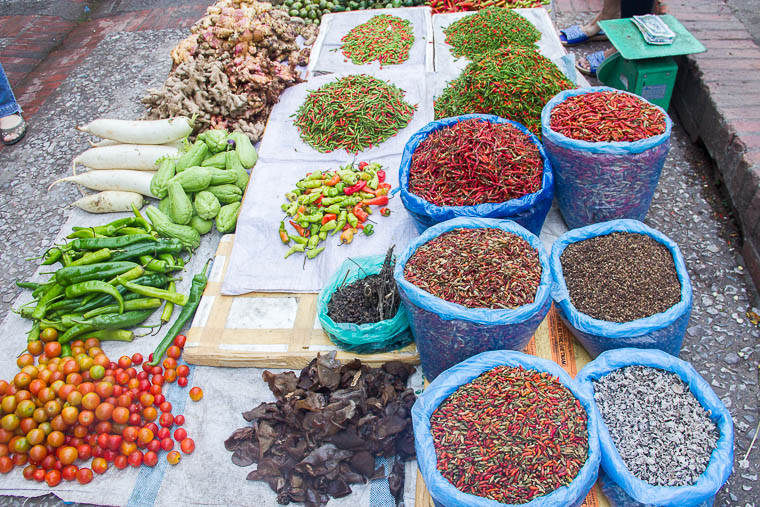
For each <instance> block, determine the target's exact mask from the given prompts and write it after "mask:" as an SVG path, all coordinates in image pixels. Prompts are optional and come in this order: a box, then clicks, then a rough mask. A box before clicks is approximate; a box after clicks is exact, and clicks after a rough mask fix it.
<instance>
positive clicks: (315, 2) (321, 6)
mask: <svg viewBox="0 0 760 507" xmlns="http://www.w3.org/2000/svg"><path fill="white" fill-rule="evenodd" d="M426 1H427V0H392V1H390V2H387V1H386V2H379V1H374V0H373V1H367V0H362V1H361V2H357V1H355V0H350V1H346V0H331V1H328V0H284V1H279V2H278V1H275V2H272V3H273V5H279V6H282V7H283V8H284V9H287V10H288V14H290V15H291V16H295V17H300V18H303V19H304V20H305V21H306V23H315V24H319V21H320V19H321V18H322V16H323V15H325V14H329V13H331V12H344V11H356V10H365V9H391V8H398V7H416V6H418V5H425V3H426Z"/></svg>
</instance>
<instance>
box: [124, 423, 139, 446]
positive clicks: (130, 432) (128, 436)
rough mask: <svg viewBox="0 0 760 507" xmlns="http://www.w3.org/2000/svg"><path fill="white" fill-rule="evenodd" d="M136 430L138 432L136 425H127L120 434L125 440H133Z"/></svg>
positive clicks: (135, 437)
mask: <svg viewBox="0 0 760 507" xmlns="http://www.w3.org/2000/svg"><path fill="white" fill-rule="evenodd" d="M138 432H139V428H138V427H137V426H127V427H126V428H124V431H122V432H121V436H122V437H123V438H124V440H125V441H127V442H134V441H135V440H137V434H138Z"/></svg>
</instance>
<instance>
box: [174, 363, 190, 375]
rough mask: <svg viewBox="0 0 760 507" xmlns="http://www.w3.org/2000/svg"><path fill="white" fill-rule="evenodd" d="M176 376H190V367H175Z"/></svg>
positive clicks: (183, 365)
mask: <svg viewBox="0 0 760 507" xmlns="http://www.w3.org/2000/svg"><path fill="white" fill-rule="evenodd" d="M177 375H178V376H180V377H187V376H188V375H190V367H189V366H188V365H186V364H181V365H179V366H177Z"/></svg>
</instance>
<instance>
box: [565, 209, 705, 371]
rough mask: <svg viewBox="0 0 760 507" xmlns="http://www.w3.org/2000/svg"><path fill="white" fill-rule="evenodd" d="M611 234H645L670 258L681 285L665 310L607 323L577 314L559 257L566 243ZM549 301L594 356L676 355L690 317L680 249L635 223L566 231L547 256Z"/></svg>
mask: <svg viewBox="0 0 760 507" xmlns="http://www.w3.org/2000/svg"><path fill="white" fill-rule="evenodd" d="M613 232H632V233H640V234H646V235H647V236H650V237H651V238H654V239H655V240H657V241H658V242H659V243H662V244H663V245H665V246H666V247H667V248H668V250H670V253H671V255H672V256H673V262H674V264H675V268H676V275H677V276H678V281H679V282H681V300H680V301H679V302H678V303H676V304H675V305H673V306H671V307H670V308H668V309H667V310H666V311H664V312H661V313H656V314H654V315H651V316H649V317H645V318H643V319H636V320H632V321H629V322H610V321H606V320H598V319H595V318H593V317H591V316H589V315H587V314H585V313H582V312H580V311H578V309H577V308H575V306H573V303H572V302H571V301H570V293H569V292H568V290H567V284H566V283H565V276H564V274H563V273H562V263H561V262H560V256H561V255H562V252H564V251H565V248H566V247H567V246H568V245H569V244H570V243H576V242H578V241H583V240H585V239H589V238H593V237H596V236H605V235H607V234H610V233H613ZM551 269H552V278H553V279H554V286H553V288H552V298H553V299H554V302H555V303H556V304H557V306H559V309H560V311H559V315H560V317H561V318H562V321H563V322H564V323H565V325H566V326H567V327H568V328H569V329H570V331H571V332H572V333H573V335H575V337H576V338H577V339H578V341H579V342H581V344H583V347H584V348H585V349H586V350H587V351H588V353H589V354H590V355H591V356H592V357H595V356H597V355H598V354H600V353H601V352H603V351H605V350H610V349H618V348H621V347H638V348H642V349H660V350H664V351H665V352H667V353H669V354H672V355H674V356H677V355H678V354H679V352H680V351H681V344H682V343H683V337H684V334H685V333H686V327H687V326H688V324H689V317H690V316H691V302H692V290H691V281H690V280H689V273H688V272H687V271H686V265H685V264H684V260H683V256H682V255H681V250H679V248H678V245H676V244H675V243H674V242H673V241H671V240H670V239H669V238H668V237H667V236H665V235H664V234H662V233H661V232H659V231H656V230H655V229H652V228H651V227H647V226H646V225H644V224H643V223H641V222H639V221H637V220H610V221H609V222H602V223H600V224H594V225H588V226H586V227H582V228H580V229H573V230H571V231H568V232H566V233H565V234H563V235H562V236H560V237H559V238H557V240H556V241H555V242H554V244H553V245H552V255H551Z"/></svg>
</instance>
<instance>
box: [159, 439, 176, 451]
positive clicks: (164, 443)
mask: <svg viewBox="0 0 760 507" xmlns="http://www.w3.org/2000/svg"><path fill="white" fill-rule="evenodd" d="M161 449H163V450H164V451H171V450H172V449H174V440H172V439H171V438H162V439H161Z"/></svg>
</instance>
